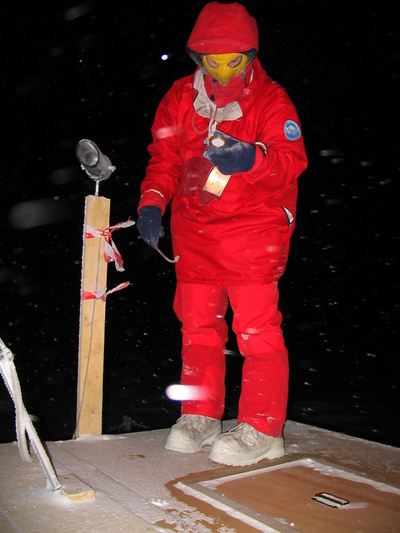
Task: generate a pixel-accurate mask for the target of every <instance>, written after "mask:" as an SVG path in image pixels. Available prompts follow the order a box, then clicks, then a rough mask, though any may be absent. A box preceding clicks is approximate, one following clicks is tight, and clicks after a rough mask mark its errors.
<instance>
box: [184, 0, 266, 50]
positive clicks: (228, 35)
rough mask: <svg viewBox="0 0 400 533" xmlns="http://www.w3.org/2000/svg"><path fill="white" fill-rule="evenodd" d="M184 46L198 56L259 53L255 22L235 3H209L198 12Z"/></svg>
mask: <svg viewBox="0 0 400 533" xmlns="http://www.w3.org/2000/svg"><path fill="white" fill-rule="evenodd" d="M187 47H188V48H189V49H190V50H192V51H193V52H197V53H200V54H228V53H232V52H247V51H249V50H257V51H258V28H257V22H256V20H255V19H254V18H253V17H251V16H250V15H249V14H248V12H247V10H246V8H245V7H244V6H242V5H241V4H239V3H237V2H235V3H233V4H220V3H219V2H210V3H209V4H207V5H205V6H204V8H203V9H202V11H201V12H200V15H199V16H198V18H197V20H196V23H195V25H194V28H193V31H192V33H191V35H190V37H189V41H188V43H187Z"/></svg>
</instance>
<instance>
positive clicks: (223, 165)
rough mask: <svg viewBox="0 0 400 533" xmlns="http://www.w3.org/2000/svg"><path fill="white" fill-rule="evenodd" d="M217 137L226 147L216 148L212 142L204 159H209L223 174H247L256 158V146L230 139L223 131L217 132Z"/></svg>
mask: <svg viewBox="0 0 400 533" xmlns="http://www.w3.org/2000/svg"><path fill="white" fill-rule="evenodd" d="M215 137H219V139H221V140H222V141H223V144H224V146H223V147H220V148H214V147H213V146H212V142H210V145H209V148H208V150H206V151H205V152H204V154H203V155H204V157H206V158H207V159H209V160H210V161H211V162H212V163H213V164H214V165H215V166H216V167H217V168H218V170H219V171H220V172H222V174H228V175H230V174H235V172H247V171H249V170H250V169H251V168H252V167H253V165H254V161H255V158H256V145H255V144H250V143H245V142H242V141H239V140H238V139H235V138H234V137H230V136H229V135H226V134H225V133H222V131H216V132H215Z"/></svg>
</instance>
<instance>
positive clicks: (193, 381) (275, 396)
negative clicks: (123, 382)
mask: <svg viewBox="0 0 400 533" xmlns="http://www.w3.org/2000/svg"><path fill="white" fill-rule="evenodd" d="M278 299H279V292H278V284H277V283H276V282H274V283H270V284H267V285H254V286H253V285H251V286H248V285H244V286H243V285H238V286H217V285H203V284H192V283H181V282H178V284H177V288H176V293H175V300H174V311H175V313H176V315H177V317H178V319H179V320H180V322H181V323H182V376H181V384H182V385H192V386H196V387H201V390H202V391H203V394H202V396H201V398H200V399H196V400H191V399H190V400H186V401H184V402H182V414H198V415H203V416H209V417H211V418H216V419H218V420H220V419H221V418H222V415H223V412H224V405H225V368H226V366H225V353H224V350H225V344H226V342H227V340H228V326H227V323H226V321H225V314H226V311H227V306H228V301H229V302H230V305H231V307H232V311H233V323H232V329H233V331H234V332H235V334H236V336H237V341H238V347H239V350H240V352H241V354H242V356H243V357H244V362H243V369H242V387H241V393H240V399H239V414H238V423H239V424H240V423H242V422H246V423H248V424H250V425H251V426H252V427H254V428H255V429H256V430H257V431H261V432H263V433H266V434H268V435H272V436H274V437H280V436H281V435H282V430H283V425H284V423H285V420H286V408H287V398H288V378H289V364H288V354H287V350H286V347H285V343H284V340H283V334H282V330H281V321H282V316H281V313H280V312H279V310H278ZM196 390H198V389H196Z"/></svg>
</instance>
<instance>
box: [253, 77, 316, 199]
mask: <svg viewBox="0 0 400 533" xmlns="http://www.w3.org/2000/svg"><path fill="white" fill-rule="evenodd" d="M256 137H257V141H258V142H260V143H262V144H263V145H264V146H265V156H264V157H263V154H262V151H261V149H260V148H258V149H257V157H256V161H255V164H254V166H253V169H252V170H250V171H249V172H247V173H245V174H243V177H244V179H245V180H247V181H249V182H251V183H254V182H257V183H258V185H259V186H261V187H262V188H265V189H266V190H268V191H274V190H279V189H283V188H285V187H287V186H290V185H291V184H292V183H293V182H294V181H295V180H296V179H297V178H298V177H299V176H300V174H301V173H302V172H303V171H304V170H305V169H306V168H307V155H306V151H305V147H304V141H303V135H302V132H301V126H300V121H299V118H298V116H297V112H296V109H295V107H294V105H293V103H292V102H291V100H290V98H289V96H288V94H287V93H286V91H284V90H283V89H282V88H280V87H279V88H278V89H277V93H276V98H274V99H273V100H271V99H269V101H268V105H266V106H265V109H263V110H262V111H261V114H260V116H259V118H258V130H257V132H256Z"/></svg>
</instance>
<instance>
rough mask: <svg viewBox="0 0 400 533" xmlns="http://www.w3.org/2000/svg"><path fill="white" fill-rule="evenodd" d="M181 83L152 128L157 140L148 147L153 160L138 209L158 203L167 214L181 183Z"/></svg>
mask: <svg viewBox="0 0 400 533" xmlns="http://www.w3.org/2000/svg"><path fill="white" fill-rule="evenodd" d="M178 83H180V82H179V81H178V82H175V83H174V86H173V87H172V88H171V89H170V90H169V91H168V92H167V94H166V95H165V96H164V98H163V99H162V100H161V102H160V104H159V106H158V108H157V111H156V115H155V118H154V123H153V126H152V129H151V133H152V137H153V141H152V143H151V144H150V145H149V147H148V152H149V155H150V161H149V164H148V166H147V170H146V176H145V178H144V180H143V182H142V184H141V187H140V193H141V197H140V202H139V206H138V211H140V209H141V208H142V207H144V206H145V205H155V206H157V207H159V208H160V209H161V211H162V213H163V214H164V211H165V208H166V206H167V205H168V203H169V202H170V200H171V198H172V197H173V196H174V195H175V192H176V190H177V187H178V184H179V176H180V172H181V168H182V161H181V157H180V152H179V149H178V146H177V137H178V135H179V132H178V131H177V130H178V126H175V124H176V116H177V114H178V107H179V102H178V99H177V95H179V94H180V90H179V89H176V85H177V84H178Z"/></svg>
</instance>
